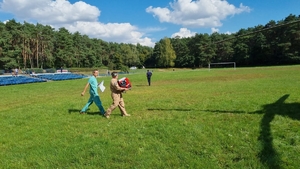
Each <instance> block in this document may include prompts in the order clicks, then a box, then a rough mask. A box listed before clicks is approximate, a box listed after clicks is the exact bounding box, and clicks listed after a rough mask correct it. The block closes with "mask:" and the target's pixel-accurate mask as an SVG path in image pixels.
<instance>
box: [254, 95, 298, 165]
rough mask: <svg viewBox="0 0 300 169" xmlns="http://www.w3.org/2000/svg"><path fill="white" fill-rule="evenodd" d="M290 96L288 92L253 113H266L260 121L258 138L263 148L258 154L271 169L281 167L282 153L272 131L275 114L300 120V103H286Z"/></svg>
mask: <svg viewBox="0 0 300 169" xmlns="http://www.w3.org/2000/svg"><path fill="white" fill-rule="evenodd" d="M288 97H289V94H286V95H284V96H282V97H281V98H279V99H278V100H277V101H276V102H274V103H272V104H266V105H263V109H262V110H259V111H255V112H251V113H258V114H264V115H263V118H262V119H261V122H260V129H261V131H260V134H259V137H258V140H259V141H260V143H261V144H262V150H261V151H260V153H259V154H258V157H259V159H260V161H261V162H262V163H263V164H265V165H266V166H268V167H269V168H270V169H271V168H272V169H276V168H281V167H280V164H281V160H280V155H279V154H278V153H277V152H276V150H275V149H274V146H273V136H272V133H271V122H272V120H273V119H274V117H275V115H281V116H286V117H289V118H291V119H293V120H300V104H299V103H284V101H285V100H286V99H287V98H288Z"/></svg>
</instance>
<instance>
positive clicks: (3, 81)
mask: <svg viewBox="0 0 300 169" xmlns="http://www.w3.org/2000/svg"><path fill="white" fill-rule="evenodd" d="M38 82H46V80H43V79H38V78H33V77H28V76H11V75H10V76H0V86H7V85H16V84H26V83H38Z"/></svg>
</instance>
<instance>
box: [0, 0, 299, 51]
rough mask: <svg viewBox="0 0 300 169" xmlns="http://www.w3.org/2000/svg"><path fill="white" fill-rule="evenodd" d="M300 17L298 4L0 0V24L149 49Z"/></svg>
mask: <svg viewBox="0 0 300 169" xmlns="http://www.w3.org/2000/svg"><path fill="white" fill-rule="evenodd" d="M289 14H293V15H296V16H299V15H300V0H227V1H226V0H82V1H78V0H69V1H67V0H0V21H1V22H6V21H7V20H11V19H15V20H16V21H18V22H20V23H23V22H24V21H26V22H30V23H33V24H35V23H37V22H38V23H41V24H43V25H50V26H52V27H54V28H56V29H57V28H60V27H65V28H66V29H68V30H69V31H70V32H71V33H73V32H75V31H78V32H80V33H81V34H86V35H88V36H89V37H91V38H99V39H103V40H105V41H107V42H117V43H132V44H136V43H140V44H141V45H145V46H151V47H153V46H154V45H155V43H156V42H157V41H159V40H160V39H162V38H164V37H174V36H180V37H191V36H193V35H195V33H209V34H211V33H212V32H216V31H217V32H219V33H234V32H237V31H238V30H240V29H242V28H248V27H254V26H257V25H260V24H261V25H265V24H267V23H268V22H269V21H271V20H274V21H279V20H283V19H285V18H286V17H287V16H288V15H289Z"/></svg>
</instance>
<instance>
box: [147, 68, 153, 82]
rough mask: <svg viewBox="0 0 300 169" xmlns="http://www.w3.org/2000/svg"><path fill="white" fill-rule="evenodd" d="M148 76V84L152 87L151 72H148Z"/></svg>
mask: <svg viewBox="0 0 300 169" xmlns="http://www.w3.org/2000/svg"><path fill="white" fill-rule="evenodd" d="M146 76H147V80H148V84H149V86H150V85H151V76H152V72H150V71H149V70H147V73H146Z"/></svg>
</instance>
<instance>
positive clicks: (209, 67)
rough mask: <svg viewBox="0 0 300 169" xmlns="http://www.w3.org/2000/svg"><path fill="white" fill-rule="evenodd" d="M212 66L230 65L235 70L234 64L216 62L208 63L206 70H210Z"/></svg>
mask: <svg viewBox="0 0 300 169" xmlns="http://www.w3.org/2000/svg"><path fill="white" fill-rule="evenodd" d="M212 65H232V66H233V68H234V70H235V69H236V64H235V62H217V63H208V70H210V69H211V66H212Z"/></svg>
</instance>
